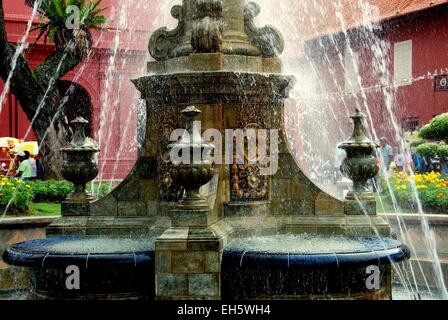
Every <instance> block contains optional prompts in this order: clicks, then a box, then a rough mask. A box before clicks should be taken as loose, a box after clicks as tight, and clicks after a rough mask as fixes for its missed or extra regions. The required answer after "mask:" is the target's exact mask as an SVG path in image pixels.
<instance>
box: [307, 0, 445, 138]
mask: <svg viewBox="0 0 448 320" xmlns="http://www.w3.org/2000/svg"><path fill="white" fill-rule="evenodd" d="M307 10H308V15H307V16H305V17H304V18H302V19H303V20H302V21H301V23H302V25H303V26H304V27H303V28H302V29H301V36H302V38H303V39H305V43H304V58H303V60H302V64H303V65H304V68H305V69H307V68H310V67H311V69H313V72H311V73H312V75H311V76H310V82H311V83H312V84H311V85H310V86H311V87H312V88H313V89H312V90H314V94H315V95H316V96H317V97H319V99H323V100H324V101H325V102H326V104H325V105H326V107H327V108H332V109H333V110H334V112H335V113H339V116H338V118H339V119H343V117H346V115H347V112H349V111H350V110H353V108H354V107H355V106H357V107H360V108H361V109H363V110H365V111H367V112H368V113H369V114H370V115H371V118H372V121H373V125H372V127H374V128H375V131H376V132H375V133H376V135H377V136H383V135H386V136H389V137H394V136H395V135H396V134H397V131H396V130H393V129H392V128H393V127H394V125H396V126H398V127H400V129H403V130H404V131H413V130H415V129H417V128H419V127H421V126H422V125H424V124H426V123H428V122H429V121H430V120H431V119H432V118H433V117H434V116H436V115H439V114H441V113H444V112H448V91H447V90H448V55H447V54H446V53H447V52H448V3H447V1H445V0H439V1H422V0H366V1H351V0H341V1H325V0H316V1H314V3H313V4H311V5H309V7H308V9H307ZM366 109H368V110H366ZM341 112H342V114H341Z"/></svg>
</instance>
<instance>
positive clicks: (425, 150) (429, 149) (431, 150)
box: [417, 143, 440, 158]
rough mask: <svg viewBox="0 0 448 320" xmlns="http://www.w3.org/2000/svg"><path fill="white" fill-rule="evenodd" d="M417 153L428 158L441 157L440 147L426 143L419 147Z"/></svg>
mask: <svg viewBox="0 0 448 320" xmlns="http://www.w3.org/2000/svg"><path fill="white" fill-rule="evenodd" d="M417 153H418V154H420V155H422V156H425V157H428V158H434V157H436V156H437V155H439V153H440V147H439V145H438V144H435V143H424V144H421V145H420V146H418V147H417Z"/></svg>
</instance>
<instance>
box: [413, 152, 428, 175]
mask: <svg viewBox="0 0 448 320" xmlns="http://www.w3.org/2000/svg"><path fill="white" fill-rule="evenodd" d="M412 161H413V165H414V170H415V172H417V173H424V172H425V168H424V166H425V161H424V160H423V157H422V156H421V155H419V154H418V153H417V152H416V151H415V148H412Z"/></svg>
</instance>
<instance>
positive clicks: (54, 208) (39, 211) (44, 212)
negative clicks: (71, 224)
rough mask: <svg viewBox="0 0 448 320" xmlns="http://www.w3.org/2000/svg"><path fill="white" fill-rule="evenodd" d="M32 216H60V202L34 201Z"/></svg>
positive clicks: (31, 207)
mask: <svg viewBox="0 0 448 320" xmlns="http://www.w3.org/2000/svg"><path fill="white" fill-rule="evenodd" d="M30 209H31V216H34V217H37V216H39V217H44V216H45V217H46V216H60V215H61V204H60V203H32V204H31V206H30Z"/></svg>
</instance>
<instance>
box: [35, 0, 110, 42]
mask: <svg viewBox="0 0 448 320" xmlns="http://www.w3.org/2000/svg"><path fill="white" fill-rule="evenodd" d="M101 2H102V0H92V1H89V2H86V0H43V1H42V4H41V10H40V12H41V14H42V18H46V19H47V21H46V22H44V23H41V24H40V25H39V29H40V32H39V36H38V38H37V40H39V39H40V38H41V37H42V36H43V35H45V41H46V40H47V38H48V39H50V41H51V42H55V39H56V36H57V34H58V32H60V31H62V30H66V29H67V27H66V22H67V20H68V19H70V17H71V15H72V12H71V11H70V10H68V8H69V7H70V6H76V7H78V8H79V20H80V21H79V27H80V28H87V29H101V28H102V27H103V24H104V23H105V22H106V17H105V16H103V15H101V13H102V12H103V11H104V10H106V8H99V6H100V4H101Z"/></svg>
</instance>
